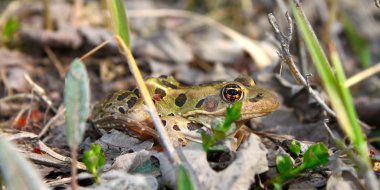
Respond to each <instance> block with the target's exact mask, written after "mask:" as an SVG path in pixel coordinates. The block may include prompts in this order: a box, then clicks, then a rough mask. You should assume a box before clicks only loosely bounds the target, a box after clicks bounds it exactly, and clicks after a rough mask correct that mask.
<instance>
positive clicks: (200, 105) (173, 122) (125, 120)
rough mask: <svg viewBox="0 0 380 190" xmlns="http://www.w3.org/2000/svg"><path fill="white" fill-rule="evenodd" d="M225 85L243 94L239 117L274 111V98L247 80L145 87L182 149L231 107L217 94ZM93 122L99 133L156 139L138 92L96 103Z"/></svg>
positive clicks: (169, 81) (163, 80)
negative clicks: (112, 131)
mask: <svg viewBox="0 0 380 190" xmlns="http://www.w3.org/2000/svg"><path fill="white" fill-rule="evenodd" d="M227 84H237V85H239V86H240V88H241V91H242V92H243V95H242V98H241V99H240V100H239V101H242V103H243V106H242V109H241V117H240V118H239V120H238V121H237V122H238V123H243V122H244V121H247V120H248V119H251V118H254V117H259V116H263V115H266V114H269V113H271V112H273V111H275V110H276V109H277V107H278V105H279V102H278V98H277V97H276V96H275V95H274V94H273V93H272V92H271V91H269V90H266V89H263V88H261V87H258V86H256V85H255V83H254V81H253V80H252V79H251V78H250V77H248V76H239V77H238V78H236V79H235V80H234V81H232V82H215V83H213V84H208V85H200V86H189V87H186V86H181V85H180V84H179V83H178V82H177V81H176V80H175V79H174V78H173V77H160V78H149V79H147V80H146V85H147V87H148V89H149V93H150V95H151V96H152V97H153V100H154V102H155V105H156V108H157V111H158V113H159V114H160V116H161V119H162V120H163V121H164V122H163V123H164V125H165V127H166V129H167V131H168V133H169V136H170V137H171V139H172V141H174V142H176V143H179V144H181V145H184V144H186V143H187V139H190V140H196V141H197V140H198V141H199V139H200V133H199V130H200V127H201V126H202V125H203V126H206V127H210V126H209V125H210V122H211V120H213V119H215V118H216V117H222V116H225V111H226V108H227V107H228V106H229V105H231V104H232V102H228V101H226V100H225V98H223V94H222V93H221V91H222V89H223V87H224V86H226V85H227ZM93 122H94V124H95V126H96V127H98V128H103V129H110V128H118V129H125V130H126V131H127V132H133V134H136V133H137V134H138V135H139V136H144V134H145V135H147V136H150V137H154V138H158V136H157V134H156V133H155V131H154V130H153V129H152V128H153V127H152V125H151V121H150V117H149V115H148V113H147V112H146V111H145V105H144V103H143V99H142V98H140V96H139V93H138V90H136V89H135V90H134V91H133V92H132V91H127V90H120V91H117V92H115V93H114V94H111V95H110V96H108V97H107V98H105V99H104V100H103V101H101V102H99V103H97V104H96V105H95V107H94V111H93Z"/></svg>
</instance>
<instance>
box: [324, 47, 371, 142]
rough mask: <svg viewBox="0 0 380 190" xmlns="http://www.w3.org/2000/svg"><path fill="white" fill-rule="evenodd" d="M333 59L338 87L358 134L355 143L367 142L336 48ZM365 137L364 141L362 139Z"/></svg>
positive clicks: (352, 125)
mask: <svg viewBox="0 0 380 190" xmlns="http://www.w3.org/2000/svg"><path fill="white" fill-rule="evenodd" d="M331 61H332V63H333V65H334V68H335V72H336V78H337V85H338V86H337V87H338V88H337V89H338V90H339V92H340V95H341V97H342V98H341V100H342V101H343V104H344V107H345V109H346V112H347V115H348V119H349V120H350V124H351V128H352V130H353V133H354V134H356V135H357V136H358V137H357V139H356V142H354V143H355V144H357V145H358V144H360V143H365V142H364V134H363V132H362V130H361V128H360V125H359V123H358V115H357V113H356V110H355V107H354V105H353V103H352V102H353V101H352V97H351V94H350V91H349V90H348V88H347V87H346V85H345V81H346V76H345V74H344V70H343V67H342V63H341V61H340V58H339V55H338V53H337V51H336V50H335V49H332V51H331ZM361 139H363V141H361Z"/></svg>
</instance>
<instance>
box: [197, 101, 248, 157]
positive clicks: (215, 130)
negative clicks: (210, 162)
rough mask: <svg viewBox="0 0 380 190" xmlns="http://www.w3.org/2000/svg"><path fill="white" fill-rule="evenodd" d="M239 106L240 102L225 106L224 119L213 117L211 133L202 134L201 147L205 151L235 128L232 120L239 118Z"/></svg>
mask: <svg viewBox="0 0 380 190" xmlns="http://www.w3.org/2000/svg"><path fill="white" fill-rule="evenodd" d="M241 106H242V103H241V102H235V103H234V104H233V105H232V106H230V107H228V108H227V111H226V117H225V118H224V119H215V120H213V121H212V122H211V127H212V135H207V134H205V133H203V134H202V142H203V149H204V150H205V151H206V152H208V151H209V150H210V148H211V147H212V146H213V145H214V144H215V143H216V142H218V141H219V140H221V139H223V138H225V137H226V136H227V135H228V134H231V132H232V131H235V130H236V125H235V123H234V122H235V121H236V120H238V119H239V118H240V110H241Z"/></svg>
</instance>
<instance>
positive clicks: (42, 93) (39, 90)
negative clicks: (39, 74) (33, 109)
mask: <svg viewBox="0 0 380 190" xmlns="http://www.w3.org/2000/svg"><path fill="white" fill-rule="evenodd" d="M24 78H25V80H26V81H27V82H28V83H29V85H30V86H32V90H33V91H34V92H36V93H37V94H38V95H39V96H40V97H41V98H42V100H43V101H44V102H45V103H46V104H47V105H48V106H49V107H51V109H52V110H53V111H54V112H55V113H57V109H56V108H55V107H54V106H53V103H52V101H51V100H50V99H49V97H47V95H46V92H45V90H44V89H43V88H42V87H40V86H39V85H37V84H36V83H35V82H34V81H33V80H32V78H30V76H29V75H28V74H25V75H24Z"/></svg>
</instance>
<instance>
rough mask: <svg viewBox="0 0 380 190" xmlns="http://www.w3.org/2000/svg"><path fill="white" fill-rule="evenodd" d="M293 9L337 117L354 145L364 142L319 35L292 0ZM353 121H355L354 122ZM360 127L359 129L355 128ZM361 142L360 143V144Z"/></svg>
mask: <svg viewBox="0 0 380 190" xmlns="http://www.w3.org/2000/svg"><path fill="white" fill-rule="evenodd" d="M292 10H293V13H294V17H295V19H296V22H297V25H298V26H299V29H300V30H301V34H302V36H303V37H304V39H305V42H306V45H307V48H308V50H309V52H310V55H311V57H312V60H313V62H314V64H315V66H316V68H317V71H318V74H319V75H320V76H321V78H322V81H323V84H324V86H325V88H326V91H327V93H328V94H329V96H330V100H331V103H332V106H333V108H334V110H335V111H336V113H337V118H338V120H339V123H340V125H341V127H342V128H343V130H344V131H345V133H346V134H347V135H348V137H349V138H350V139H351V140H352V141H353V143H354V146H356V147H358V146H361V144H362V143H364V138H363V134H362V133H361V132H359V133H357V131H361V129H360V127H359V125H358V123H357V121H354V119H353V118H349V115H348V113H347V111H346V107H345V104H344V102H345V101H342V100H341V98H342V97H341V94H340V91H339V90H338V89H339V86H338V85H337V83H338V82H337V80H336V78H335V76H334V74H333V72H332V70H331V68H330V64H329V62H328V60H327V58H326V56H325V54H324V52H323V50H322V48H321V46H320V44H319V42H318V39H317V37H316V36H315V34H314V33H313V31H312V28H311V26H310V24H309V23H308V21H307V20H306V18H305V17H304V15H303V13H302V12H301V11H300V9H299V7H296V6H295V5H294V3H293V2H292ZM353 121H354V122H353ZM352 122H353V123H352ZM354 128H359V129H354ZM359 144H360V145H359Z"/></svg>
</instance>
